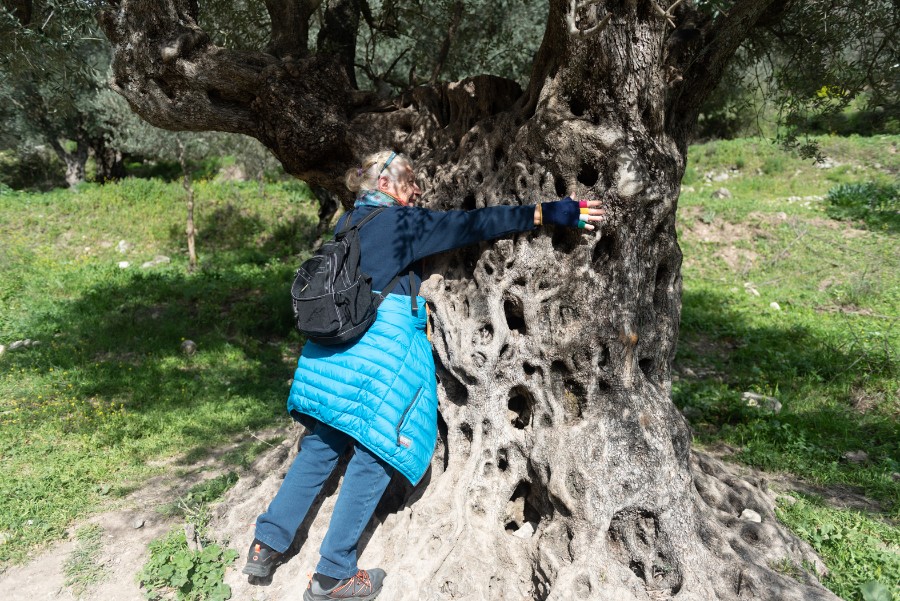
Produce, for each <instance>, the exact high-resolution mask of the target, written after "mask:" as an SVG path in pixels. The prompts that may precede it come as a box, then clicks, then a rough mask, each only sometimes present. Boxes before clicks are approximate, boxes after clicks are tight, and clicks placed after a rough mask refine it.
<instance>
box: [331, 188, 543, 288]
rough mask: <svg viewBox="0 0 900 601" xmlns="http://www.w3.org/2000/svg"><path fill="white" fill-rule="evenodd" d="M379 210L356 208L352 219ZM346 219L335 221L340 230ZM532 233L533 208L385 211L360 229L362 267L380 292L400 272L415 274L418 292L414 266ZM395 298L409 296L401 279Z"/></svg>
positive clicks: (418, 277) (418, 270)
mask: <svg viewBox="0 0 900 601" xmlns="http://www.w3.org/2000/svg"><path fill="white" fill-rule="evenodd" d="M376 208H378V207H370V206H365V207H359V208H358V209H355V210H353V211H352V212H351V213H348V214H347V215H350V216H351V217H350V218H351V219H352V221H351V223H358V222H360V221H362V219H363V218H364V217H365V216H366V215H368V214H369V213H370V212H372V211H374V210H375V209H376ZM347 215H344V216H343V217H341V218H340V220H338V224H337V228H336V230H340V229H342V228H343V227H344V225H345V223H346V220H347ZM531 229H534V205H526V206H521V207H520V206H507V205H500V206H495V207H487V208H484V209H476V210H474V211H431V210H428V209H423V208H420V207H401V206H393V207H388V208H387V210H385V211H382V212H381V213H379V214H378V215H377V216H376V217H375V218H373V219H372V220H371V221H369V222H368V223H367V224H366V225H364V226H363V228H362V229H361V230H360V231H359V238H360V243H361V247H362V248H361V249H360V257H361V258H360V263H361V264H360V268H361V269H362V271H363V272H364V273H366V274H368V275H370V276H372V288H373V289H375V290H383V289H384V287H385V286H387V285H388V284H389V283H390V281H391V280H392V279H393V278H394V276H395V275H397V274H398V273H403V274H404V275H405V274H406V272H408V271H409V269H410V267H412V269H413V271H414V272H415V285H416V291H417V292H418V288H419V286H420V285H421V283H422V271H421V264H420V263H419V262H418V261H419V260H420V259H423V258H425V257H427V256H429V255H434V254H437V253H441V252H444V251H448V250H453V249H454V248H460V247H463V246H468V245H469V244H475V243H476V242H481V241H484V240H493V239H494V238H501V237H503V236H506V235H509V234H515V233H518V232H524V231H528V230H531ZM391 292H392V293H393V294H405V295H407V296H408V295H409V278H407V277H402V278H400V281H399V282H398V283H397V286H396V287H395V288H394V289H393V290H392V291H391Z"/></svg>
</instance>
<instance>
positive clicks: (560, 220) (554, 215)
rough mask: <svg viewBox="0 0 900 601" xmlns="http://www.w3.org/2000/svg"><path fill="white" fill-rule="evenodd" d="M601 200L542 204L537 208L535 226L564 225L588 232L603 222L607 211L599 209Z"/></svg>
mask: <svg viewBox="0 0 900 601" xmlns="http://www.w3.org/2000/svg"><path fill="white" fill-rule="evenodd" d="M602 204H603V203H602V202H601V201H599V200H577V201H576V200H572V199H571V198H570V197H569V196H566V197H565V198H563V199H562V200H557V201H553V202H542V203H541V204H539V205H538V206H536V207H535V224H537V225H548V224H549V225H563V226H566V227H577V228H581V229H586V230H592V229H594V225H593V222H599V221H603V214H604V213H605V211H604V210H603V209H601V208H599V207H600V206H601V205H602Z"/></svg>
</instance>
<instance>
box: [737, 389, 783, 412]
mask: <svg viewBox="0 0 900 601" xmlns="http://www.w3.org/2000/svg"><path fill="white" fill-rule="evenodd" d="M741 399H743V400H744V402H745V404H746V405H747V406H748V407H759V408H760V409H764V410H766V411H771V412H772V413H781V403H780V402H779V401H778V399H776V398H775V397H771V396H765V395H763V394H757V393H755V392H749V391H748V392H745V393H743V394H742V395H741Z"/></svg>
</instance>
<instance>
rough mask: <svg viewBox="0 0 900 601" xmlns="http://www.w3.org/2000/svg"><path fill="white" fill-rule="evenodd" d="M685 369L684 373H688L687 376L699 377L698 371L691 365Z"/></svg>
mask: <svg viewBox="0 0 900 601" xmlns="http://www.w3.org/2000/svg"><path fill="white" fill-rule="evenodd" d="M683 371H684V375H686V376H687V377H689V378H696V377H697V372H695V371H694V370H693V369H691V368H690V367H685V368H684V370H683Z"/></svg>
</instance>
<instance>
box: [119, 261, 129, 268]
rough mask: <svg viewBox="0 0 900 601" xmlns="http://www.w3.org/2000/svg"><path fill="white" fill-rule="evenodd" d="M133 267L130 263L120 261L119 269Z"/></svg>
mask: <svg viewBox="0 0 900 601" xmlns="http://www.w3.org/2000/svg"><path fill="white" fill-rule="evenodd" d="M129 265H131V263H129V262H128V261H119V269H127V268H128V266H129Z"/></svg>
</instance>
